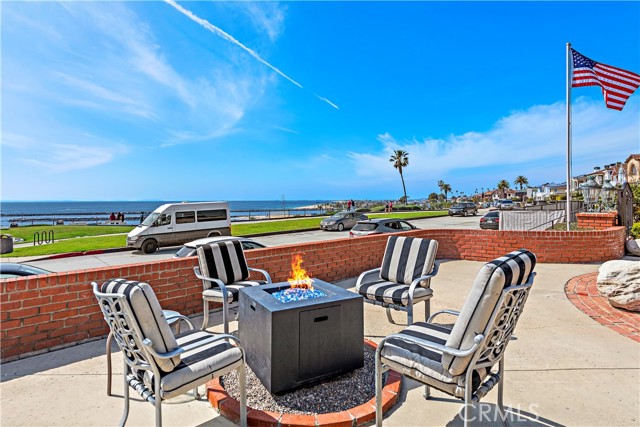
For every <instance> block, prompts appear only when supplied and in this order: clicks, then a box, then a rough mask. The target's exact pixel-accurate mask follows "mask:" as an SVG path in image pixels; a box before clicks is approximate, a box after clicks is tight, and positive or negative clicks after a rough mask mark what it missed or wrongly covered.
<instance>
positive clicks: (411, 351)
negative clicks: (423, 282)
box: [380, 322, 486, 397]
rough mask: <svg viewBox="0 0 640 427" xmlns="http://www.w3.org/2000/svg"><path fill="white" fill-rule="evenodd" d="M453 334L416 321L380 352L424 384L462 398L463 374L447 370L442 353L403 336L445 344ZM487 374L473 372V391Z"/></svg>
mask: <svg viewBox="0 0 640 427" xmlns="http://www.w3.org/2000/svg"><path fill="white" fill-rule="evenodd" d="M450 333H451V330H450V329H449V328H446V327H444V326H440V325H434V324H430V323H425V322H416V323H414V324H413V325H411V326H409V327H408V328H406V329H404V330H403V331H401V332H400V333H398V334H395V335H394V336H393V337H392V338H389V339H388V340H387V341H386V342H385V343H384V345H383V347H382V349H381V353H380V354H381V356H382V359H383V363H384V364H385V365H387V366H389V367H391V368H392V369H394V370H396V371H398V372H401V373H403V374H405V375H408V376H410V377H412V378H415V379H417V380H418V381H421V382H423V383H425V384H428V385H430V386H433V387H436V388H438V389H440V390H443V391H445V392H447V393H449V394H451V395H454V396H458V397H463V396H464V376H454V375H451V373H449V372H448V371H447V370H446V369H444V367H443V366H442V363H441V362H442V353H441V352H439V351H437V350H432V349H429V348H427V347H424V346H421V345H419V344H416V343H411V342H407V341H404V340H402V339H401V338H400V337H405V338H407V339H411V338H420V339H423V340H427V341H430V342H433V343H436V344H442V345H444V344H445V343H446V341H447V339H448V338H449V334H450ZM396 337H398V338H396ZM484 376H486V370H482V371H481V373H480V372H474V375H473V376H472V378H473V389H474V390H475V389H476V388H477V387H478V386H479V385H480V383H481V380H482V378H483V377H484Z"/></svg>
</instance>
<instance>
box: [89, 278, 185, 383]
mask: <svg viewBox="0 0 640 427" xmlns="http://www.w3.org/2000/svg"><path fill="white" fill-rule="evenodd" d="M100 292H102V293H105V294H123V295H124V296H125V298H126V299H127V301H128V303H129V305H130V306H131V309H132V310H133V313H132V315H133V317H134V318H135V320H136V321H137V322H138V325H139V326H140V329H141V332H142V335H143V336H144V338H148V339H150V340H151V342H152V343H153V349H154V350H155V351H156V352H158V353H166V352H169V351H171V350H175V349H176V348H177V347H178V343H177V341H176V339H175V337H174V335H173V332H172V331H171V328H170V327H169V323H167V320H166V319H165V317H164V313H163V311H162V308H161V307H160V303H159V302H158V299H157V298H156V295H155V293H154V292H153V289H152V288H151V286H149V284H147V283H142V282H136V281H132V280H126V279H113V280H108V281H107V282H105V283H104V284H103V285H102V286H101V287H100ZM138 345H140V346H141V345H142V343H138ZM155 362H156V364H157V365H158V368H159V369H160V370H161V371H163V372H171V371H172V370H173V369H174V368H175V367H176V366H177V365H178V364H179V363H180V356H175V357H172V358H171V359H160V358H155Z"/></svg>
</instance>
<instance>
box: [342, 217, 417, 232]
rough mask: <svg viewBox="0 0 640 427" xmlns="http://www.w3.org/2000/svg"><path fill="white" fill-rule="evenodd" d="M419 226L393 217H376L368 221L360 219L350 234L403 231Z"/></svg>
mask: <svg viewBox="0 0 640 427" xmlns="http://www.w3.org/2000/svg"><path fill="white" fill-rule="evenodd" d="M417 228H418V227H416V226H415V225H413V224H411V223H408V222H407V221H403V220H401V219H393V218H376V219H370V220H367V221H358V223H357V224H356V225H355V226H354V227H353V228H352V229H351V231H350V232H349V235H350V236H369V235H371V234H382V233H399V232H401V231H411V230H416V229H417Z"/></svg>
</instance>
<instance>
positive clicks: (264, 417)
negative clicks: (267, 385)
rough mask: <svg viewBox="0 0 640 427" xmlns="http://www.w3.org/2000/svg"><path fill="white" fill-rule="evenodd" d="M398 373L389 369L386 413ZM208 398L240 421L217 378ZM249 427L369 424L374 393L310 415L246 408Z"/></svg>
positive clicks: (235, 404) (394, 397)
mask: <svg viewBox="0 0 640 427" xmlns="http://www.w3.org/2000/svg"><path fill="white" fill-rule="evenodd" d="M365 344H366V345H367V346H368V347H369V348H370V349H372V350H375V348H376V344H375V343H374V342H372V341H369V340H365ZM400 383H401V376H400V374H398V373H397V372H394V371H388V372H387V377H386V381H385V383H384V388H383V392H382V410H383V412H387V411H388V410H389V409H391V407H393V405H394V404H395V403H396V402H397V400H398V396H399V394H400ZM207 398H208V399H209V402H210V403H211V405H212V406H213V407H214V408H215V409H216V410H217V411H218V412H219V413H220V414H222V415H223V416H224V417H225V418H227V419H229V420H231V421H233V422H236V423H238V422H239V420H240V404H239V402H238V400H236V399H235V398H233V397H232V396H230V395H229V393H228V392H227V391H226V390H225V389H224V387H223V386H222V384H221V383H220V381H219V380H218V379H215V380H212V381H210V382H209V383H208V384H207ZM247 418H248V420H247V422H248V424H249V426H265V427H285V426H287V427H288V426H291V427H295V426H300V427H302V426H304V427H309V426H327V427H329V426H331V427H355V426H360V425H363V424H367V423H370V422H371V421H373V420H374V419H375V396H374V397H372V398H371V399H370V400H369V401H368V402H366V403H363V404H361V405H358V406H355V407H353V408H349V409H346V410H344V411H340V412H333V413H322V414H312V415H298V414H291V413H287V412H286V411H282V412H271V411H263V410H256V409H252V408H250V407H249V408H247Z"/></svg>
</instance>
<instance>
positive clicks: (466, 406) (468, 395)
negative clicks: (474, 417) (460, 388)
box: [463, 369, 473, 427]
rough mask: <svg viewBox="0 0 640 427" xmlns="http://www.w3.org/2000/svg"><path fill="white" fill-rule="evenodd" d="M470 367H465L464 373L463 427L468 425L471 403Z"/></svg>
mask: <svg viewBox="0 0 640 427" xmlns="http://www.w3.org/2000/svg"><path fill="white" fill-rule="evenodd" d="M472 372H473V370H472V369H467V373H466V375H465V377H466V378H465V383H464V411H463V414H464V419H463V422H464V427H469V425H470V423H471V420H470V414H469V412H470V410H469V409H470V408H469V407H470V406H471V405H472V402H473V400H472V394H471V393H472V390H471V383H472Z"/></svg>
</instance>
